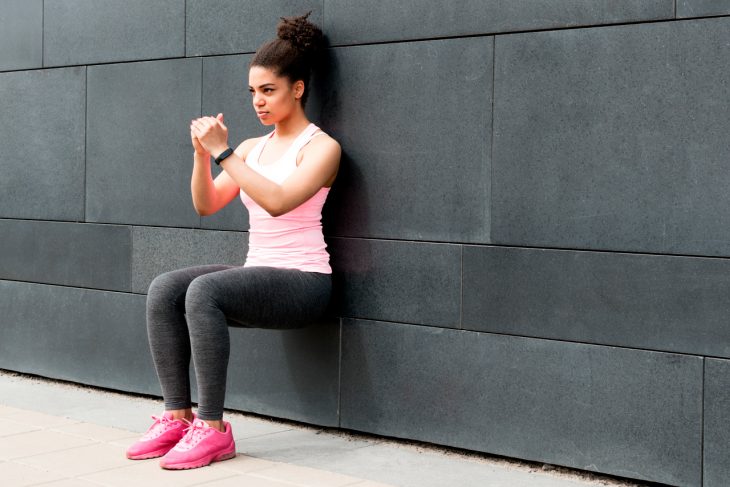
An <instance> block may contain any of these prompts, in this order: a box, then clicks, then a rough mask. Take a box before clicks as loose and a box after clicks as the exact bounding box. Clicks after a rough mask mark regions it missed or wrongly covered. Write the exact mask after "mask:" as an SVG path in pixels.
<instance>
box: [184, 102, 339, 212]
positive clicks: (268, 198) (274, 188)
mask: <svg viewBox="0 0 730 487" xmlns="http://www.w3.org/2000/svg"><path fill="white" fill-rule="evenodd" d="M204 119H205V123H204V124H203V128H202V129H201V128H197V129H195V130H196V132H195V133H196V134H197V136H198V137H199V139H200V142H201V144H202V145H203V146H206V145H207V146H208V148H209V149H210V151H211V152H212V153H215V154H218V153H220V152H223V150H224V149H225V148H226V147H227V143H226V142H225V140H227V138H228V137H227V135H228V134H227V129H226V128H225V125H223V123H222V121H221V120H220V117H217V118H213V117H204ZM199 120H201V119H199ZM199 127H200V125H199ZM209 135H212V137H211V136H209ZM247 142H248V141H247ZM244 144H246V142H244ZM242 145H243V144H242ZM240 149H242V147H241V146H239V147H238V149H236V151H235V152H234V153H233V154H232V155H230V156H229V157H227V158H226V159H225V160H223V162H221V167H222V168H223V169H224V173H225V174H226V175H227V176H228V178H229V179H230V181H233V182H234V184H235V185H236V186H237V187H238V188H241V189H243V191H244V192H245V193H246V194H247V195H248V196H249V197H251V199H253V200H254V201H255V202H256V203H257V204H258V205H259V206H261V207H262V208H263V209H264V210H266V211H267V212H268V213H269V214H270V215H271V216H280V215H283V214H285V213H288V212H289V211H291V210H293V209H294V208H296V207H297V206H299V205H301V204H302V203H304V202H305V201H307V200H308V199H309V198H311V197H312V196H314V194H316V193H317V191H319V190H320V188H322V187H323V186H327V185H330V184H332V181H333V180H334V178H335V176H336V174H337V169H338V167H339V163H340V154H341V150H340V145H339V144H338V143H337V142H336V141H335V140H334V139H332V138H331V137H329V136H328V135H322V136H318V137H315V138H313V139H312V140H311V141H310V142H309V143H308V144H307V145H306V146H304V148H303V149H302V151H301V153H300V154H301V160H300V161H299V164H298V167H297V169H296V170H295V171H294V173H292V175H291V176H289V177H288V178H287V179H286V181H284V182H283V183H282V184H277V183H275V182H273V181H271V180H269V179H268V178H266V177H264V176H262V175H261V174H259V173H258V172H256V171H254V170H253V169H251V168H250V167H248V166H247V165H246V164H245V162H244V159H245V156H243V157H242V156H241V153H242V152H243V151H242V150H240ZM249 150H250V148H249ZM246 152H247V151H246ZM224 173H221V176H222V175H223V174H224ZM221 176H219V178H220V177H221ZM222 184H223V183H222ZM225 184H226V185H227V184H229V183H225ZM229 201H230V200H229Z"/></svg>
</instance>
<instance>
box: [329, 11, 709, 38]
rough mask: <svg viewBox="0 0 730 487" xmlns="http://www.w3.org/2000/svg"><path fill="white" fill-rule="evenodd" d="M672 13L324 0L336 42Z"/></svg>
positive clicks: (657, 16) (645, 17)
mask: <svg viewBox="0 0 730 487" xmlns="http://www.w3.org/2000/svg"><path fill="white" fill-rule="evenodd" d="M708 1H709V0H708ZM673 17H674V0H552V1H550V2H544V1H541V0H521V1H519V2H515V1H514V0H490V1H484V0H464V1H460V2H442V1H437V0H428V1H424V0H405V1H399V2H397V3H393V2H388V1H384V0H325V32H326V33H327V35H328V36H329V38H330V39H331V42H332V43H333V44H335V45H340V44H359V43H365V42H383V41H402V40H407V39H428V38H433V37H451V36H465V35H478V34H493V33H499V32H514V31H525V30H540V29H556V28H562V27H576V26H581V25H601V24H610V23H622V22H640V21H647V20H659V19H668V18H673ZM353 19H357V21H353Z"/></svg>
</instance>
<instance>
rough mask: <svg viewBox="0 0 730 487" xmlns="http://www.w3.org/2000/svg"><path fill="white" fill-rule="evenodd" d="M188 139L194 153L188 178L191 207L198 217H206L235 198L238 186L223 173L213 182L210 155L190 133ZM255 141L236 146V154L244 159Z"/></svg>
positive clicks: (247, 141)
mask: <svg viewBox="0 0 730 487" xmlns="http://www.w3.org/2000/svg"><path fill="white" fill-rule="evenodd" d="M190 138H191V141H192V143H193V148H194V149H195V152H194V153H193V173H192V176H191V178H190V193H191V195H192V197H193V206H194V207H195V211H196V212H198V214H199V215H203V216H207V215H212V214H214V213H216V212H217V211H218V210H220V209H221V208H223V207H224V206H226V205H227V204H228V203H230V202H231V200H232V199H233V198H235V197H236V194H237V193H238V185H237V184H236V182H235V181H233V180H232V179H231V178H230V177H229V176H228V174H226V172H225V171H223V172H221V173H220V174H219V175H218V176H217V177H216V178H215V180H213V177H212V175H211V172H210V153H209V152H208V151H207V150H205V148H203V146H202V144H201V143H200V140H198V138H197V137H196V136H195V135H194V134H193V132H192V130H191V131H190ZM252 143H255V139H251V140H246V141H244V142H243V143H242V144H241V145H239V146H238V148H237V149H236V152H237V153H238V156H239V157H240V158H241V159H245V157H246V154H247V153H248V150H250V147H252V145H253V144H252Z"/></svg>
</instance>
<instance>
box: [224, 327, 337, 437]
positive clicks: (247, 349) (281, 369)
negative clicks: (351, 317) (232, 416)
mask: <svg viewBox="0 0 730 487" xmlns="http://www.w3.org/2000/svg"><path fill="white" fill-rule="evenodd" d="M229 330H230V336H231V358H230V364H229V366H228V386H227V387H228V388H227V394H226V407H229V408H232V409H238V410H242V411H250V412H254V413H258V414H264V415H267V416H274V417H279V418H288V419H292V420H295V421H305V422H307V423H313V424H318V425H323V426H338V421H339V410H338V400H339V365H340V364H339V353H340V326H339V320H326V321H323V322H322V323H320V324H318V325H314V326H310V327H307V328H302V329H297V330H263V329H255V328H229Z"/></svg>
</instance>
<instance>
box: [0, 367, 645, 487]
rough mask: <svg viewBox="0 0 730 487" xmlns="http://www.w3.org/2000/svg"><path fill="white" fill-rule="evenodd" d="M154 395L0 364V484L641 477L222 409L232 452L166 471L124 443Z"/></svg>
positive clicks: (350, 486)
mask: <svg viewBox="0 0 730 487" xmlns="http://www.w3.org/2000/svg"><path fill="white" fill-rule="evenodd" d="M161 408H162V406H161V402H160V401H159V400H155V399H149V398H142V397H138V396H134V395H128V394H121V393H114V392H108V391H104V390H100V389H96V388H91V387H85V386H78V385H75V384H69V383H64V382H59V381H50V380H47V379H42V378H37V377H31V376H25V375H20V374H15V373H11V372H6V371H0V479H2V480H1V481H0V485H2V486H3V487H15V486H30V485H43V486H48V487H85V486H99V485H103V486H125V487H126V486H135V487H145V486H154V487H163V486H171V487H178V486H198V485H200V486H202V485H205V486H208V487H226V486H249V487H345V486H347V487H452V486H453V487H472V486H473V487H477V486H478V487H492V486H494V487H583V486H622V487H629V486H640V485H648V484H641V483H636V482H630V481H625V480H622V479H616V478H611V477H605V476H598V475H593V474H589V473H586V472H580V471H574V470H568V469H562V468H555V467H550V466H544V465H541V464H535V463H526V462H519V461H512V460H507V459H503V458H499V457H491V456H489V455H482V454H476V453H469V452H463V451H460V450H451V449H447V448H441V447H437V446H432V445H424V444H417V443H413V442H404V441H397V440H391V439H386V438H382V437H374V436H369V435H363V434H356V433H348V432H343V431H338V430H333V429H322V428H317V427H311V426H307V425H302V424H299V423H294V422H288V421H276V420H271V419H268V418H262V417H260V416H255V415H246V414H240V413H230V414H228V413H227V415H226V418H225V419H226V420H228V421H230V422H231V423H232V426H233V431H234V436H235V438H236V445H237V449H238V451H239V455H238V456H237V457H236V458H235V459H232V460H227V461H224V462H218V463H215V464H213V465H212V466H210V467H204V468H199V469H195V470H186V471H166V470H162V469H160V468H159V466H158V465H157V460H143V461H132V460H127V459H126V458H125V456H124V450H125V448H126V447H127V446H128V445H129V444H131V443H132V442H133V441H134V440H135V439H136V438H137V437H138V436H139V435H140V433H142V432H144V431H145V430H146V429H147V427H148V426H149V425H150V424H151V421H152V420H151V419H150V415H151V414H158V413H159V412H160V411H161Z"/></svg>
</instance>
